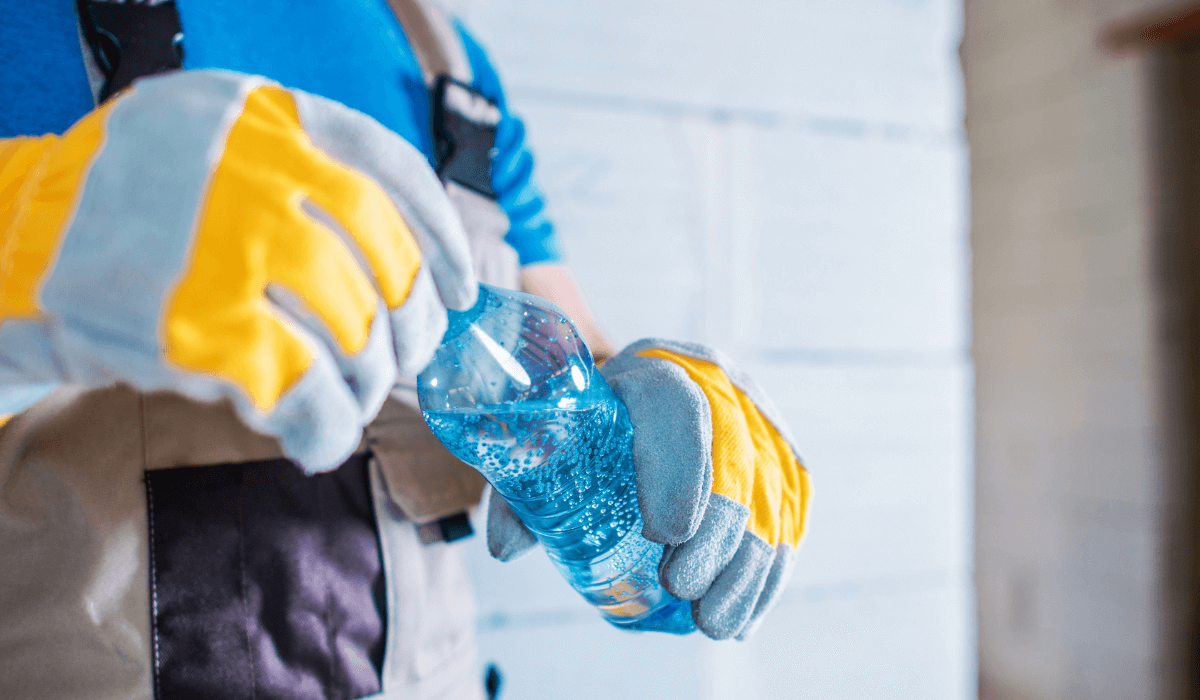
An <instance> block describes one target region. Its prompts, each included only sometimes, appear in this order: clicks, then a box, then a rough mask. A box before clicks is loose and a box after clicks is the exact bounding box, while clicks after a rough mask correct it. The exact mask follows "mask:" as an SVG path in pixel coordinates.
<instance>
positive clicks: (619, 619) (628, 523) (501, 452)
mask: <svg viewBox="0 0 1200 700" xmlns="http://www.w3.org/2000/svg"><path fill="white" fill-rule="evenodd" d="M417 390H418V394H419V397H420V401H421V409H422V410H423V412H424V415H425V422H426V423H428V424H429V427H430V429H431V430H432V431H433V434H434V435H435V436H437V438H438V440H440V441H441V442H442V444H443V445H445V446H446V448H447V449H449V450H450V451H451V452H453V453H454V454H455V455H456V456H457V457H458V458H459V459H461V460H463V461H464V462H466V463H468V464H470V465H471V466H473V467H475V468H476V469H478V470H479V471H480V472H482V473H483V475H484V476H485V477H487V479H488V481H490V482H491V484H492V487H493V488H494V490H495V493H497V494H499V495H500V496H502V497H503V498H504V499H505V500H506V501H508V503H509V505H510V506H512V509H513V511H514V512H515V513H516V514H517V516H518V517H519V518H521V521H522V522H524V523H525V525H526V527H528V528H529V529H530V530H531V531H532V532H533V533H534V535H536V536H537V538H538V540H539V541H541V543H542V545H543V547H544V548H545V550H546V553H547V554H548V555H549V556H550V559H551V561H553V562H554V564H555V566H557V567H558V570H559V571H560V572H561V573H562V575H563V576H564V577H565V578H566V579H567V581H568V582H569V583H570V584H571V585H572V586H574V587H575V589H576V590H577V591H579V592H580V593H581V594H582V595H583V597H584V598H585V599H586V600H587V601H588V602H589V603H591V604H592V605H594V606H596V607H597V608H598V609H599V610H600V613H601V615H603V616H604V617H605V619H607V620H608V621H609V622H611V623H612V624H614V625H616V626H617V627H620V628H623V629H629V630H642V631H648V630H653V631H660V632H671V633H674V634H687V633H689V632H692V631H694V630H695V629H696V628H695V624H694V623H693V621H692V615H691V604H690V603H688V602H687V601H681V600H679V599H678V598H675V597H674V596H672V595H671V594H670V593H668V592H667V591H666V590H665V589H663V587H662V584H660V583H659V580H658V564H659V560H661V559H662V553H663V546H662V545H661V544H657V543H654V542H651V541H649V540H647V539H646V538H644V537H642V516H641V511H640V510H639V509H638V503H637V483H636V480H635V478H634V469H633V454H632V451H631V443H632V439H633V428H632V427H631V426H630V423H629V414H628V413H627V412H626V410H625V405H624V404H623V403H621V400H620V399H618V398H617V396H616V394H614V393H613V392H612V390H611V389H610V388H609V387H608V384H606V383H605V381H604V379H603V378H602V377H601V376H600V373H599V371H598V370H597V369H596V367H595V365H594V364H593V362H592V354H591V351H589V350H588V347H587V345H586V344H585V343H584V342H583V340H582V338H580V336H579V333H578V331H577V330H576V329H575V327H574V326H573V325H572V324H571V322H570V321H569V320H568V319H567V317H566V314H564V313H563V312H562V311H561V310H559V309H558V307H556V306H554V305H553V304H551V303H550V302H548V301H546V300H545V299H542V298H540V297H535V296H532V295H529V294H522V293H520V292H512V291H508V290H503V289H497V288H495V287H489V286H487V285H481V286H480V291H479V302H478V303H476V304H475V306H474V307H473V308H471V309H470V310H468V311H464V312H454V311H452V312H450V327H449V329H448V330H447V331H446V336H445V339H444V340H443V341H442V345H441V347H440V348H439V349H438V351H437V354H436V355H435V356H434V359H433V362H432V363H431V364H430V365H429V368H428V369H426V370H425V372H424V373H422V374H421V376H420V377H419V378H418V380H417Z"/></svg>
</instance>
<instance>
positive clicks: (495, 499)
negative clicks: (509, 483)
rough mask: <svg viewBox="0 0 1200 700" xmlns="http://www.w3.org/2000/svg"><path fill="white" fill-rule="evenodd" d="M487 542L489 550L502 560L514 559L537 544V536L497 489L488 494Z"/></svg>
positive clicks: (493, 555)
mask: <svg viewBox="0 0 1200 700" xmlns="http://www.w3.org/2000/svg"><path fill="white" fill-rule="evenodd" d="M487 543H488V552H489V553H491V555H492V557H494V558H496V559H499V560H500V561H512V560H513V559H516V558H518V557H520V556H521V555H523V554H525V553H526V552H528V551H529V550H531V549H533V547H534V545H536V544H537V538H536V537H534V536H533V533H532V532H530V531H529V528H527V527H525V523H523V522H521V519H520V518H518V517H517V514H516V513H514V512H513V510H512V508H510V507H509V505H508V502H507V501H505V500H504V499H503V498H501V497H500V495H499V494H497V493H496V491H495V489H493V490H492V491H491V495H489V496H488V517H487Z"/></svg>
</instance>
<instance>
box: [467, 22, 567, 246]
mask: <svg viewBox="0 0 1200 700" xmlns="http://www.w3.org/2000/svg"><path fill="white" fill-rule="evenodd" d="M458 33H459V35H460V36H461V37H462V41H463V46H464V47H465V49H466V52H467V58H468V60H470V62H471V70H472V72H473V73H474V75H475V80H474V84H473V85H472V87H473V88H474V89H475V90H477V91H478V92H479V93H480V94H482V95H484V96H485V97H487V98H488V99H490V100H492V101H493V102H495V103H496V105H497V106H498V107H499V108H500V114H501V117H500V123H499V124H498V125H497V127H496V155H495V157H494V158H492V189H493V190H495V192H496V194H497V202H498V203H499V204H500V207H501V208H502V209H504V212H505V213H506V214H508V220H509V229H508V235H507V236H505V238H504V240H505V241H506V242H507V243H508V244H509V245H511V246H512V247H513V248H514V249H516V251H517V255H518V256H519V257H520V260H521V264H522V265H529V264H531V263H540V262H555V261H558V260H561V259H562V251H561V249H560V248H559V245H558V236H557V234H556V233H555V231H554V224H552V223H551V222H550V220H549V219H548V218H546V202H545V199H544V198H543V196H542V191H541V189H540V188H539V187H538V185H537V182H536V181H535V179H534V175H533V154H532V153H530V152H529V149H528V148H527V146H526V143H525V124H524V123H522V122H521V120H520V119H519V118H517V117H516V116H514V115H512V114H511V113H510V112H509V111H508V104H507V102H506V100H505V98H504V89H503V87H502V86H501V85H500V77H499V76H498V75H497V74H496V69H495V68H494V67H493V66H492V63H491V61H490V60H489V59H488V57H487V53H486V52H485V51H484V50H483V47H481V46H480V45H479V43H478V42H476V41H475V39H474V37H472V36H471V34H470V33H469V32H467V30H466V28H465V27H463V26H462V24H461V23H459V24H458Z"/></svg>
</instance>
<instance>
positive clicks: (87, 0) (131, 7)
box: [75, 0, 183, 102]
mask: <svg viewBox="0 0 1200 700" xmlns="http://www.w3.org/2000/svg"><path fill="white" fill-rule="evenodd" d="M75 6H76V10H77V11H78V12H79V24H80V26H81V27H82V28H83V34H84V38H85V39H87V42H88V45H89V46H91V49H92V56H93V57H94V58H95V59H96V66H97V67H98V68H99V69H100V72H102V73H103V74H104V77H105V81H104V85H103V87H101V89H100V100H99V101H100V102H104V101H105V100H107V99H108V98H109V97H111V96H112V95H113V94H114V93H116V92H118V91H120V90H122V89H124V88H126V87H128V86H129V85H130V83H132V82H133V81H134V80H137V79H138V78H141V77H143V76H147V75H154V74H155V73H165V72H166V71H171V70H176V69H178V68H182V67H183V25H181V24H180V23H179V12H178V10H176V8H175V0H165V1H164V2H160V3H157V4H151V3H150V2H148V1H147V0H142V1H141V2H134V1H133V0H129V1H128V2H121V3H116V2H98V1H97V0H75Z"/></svg>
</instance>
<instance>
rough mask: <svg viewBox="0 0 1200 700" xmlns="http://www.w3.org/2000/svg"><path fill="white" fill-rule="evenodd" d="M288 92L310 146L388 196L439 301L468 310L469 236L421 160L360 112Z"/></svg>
mask: <svg viewBox="0 0 1200 700" xmlns="http://www.w3.org/2000/svg"><path fill="white" fill-rule="evenodd" d="M292 94H293V97H294V98H295V100H296V109H297V112H298V113H299V115H300V122H301V124H302V125H303V126H304V130H305V132H306V133H308V135H309V137H310V138H311V139H312V141H313V143H314V144H315V145H316V146H317V147H318V148H321V149H322V150H323V151H325V152H326V153H327V154H329V155H330V156H331V157H333V158H334V159H336V160H338V161H340V162H342V163H344V164H345V165H348V166H350V167H352V168H354V169H356V170H359V171H361V172H363V173H365V174H367V175H368V176H370V177H371V178H373V179H374V180H375V181H376V182H377V183H378V184H379V185H380V186H381V187H382V188H383V190H384V191H385V192H387V194H388V196H389V197H390V198H391V200H392V204H393V205H394V206H395V207H396V209H397V210H398V211H399V212H400V215H401V216H402V217H403V219H404V221H405V223H406V224H407V225H408V227H409V229H410V230H411V231H412V233H413V235H414V236H415V237H416V239H417V243H418V245H420V248H421V253H422V255H423V257H424V260H425V263H426V264H427V265H428V267H429V271H430V273H431V274H432V275H433V280H434V282H435V283H436V284H437V288H438V292H439V293H440V295H441V299H442V302H443V303H444V304H445V305H446V306H447V307H449V308H452V309H457V310H465V309H469V308H471V306H473V305H474V304H475V299H476V295H477V293H478V282H477V281H476V279H475V271H474V267H473V265H472V262H471V251H470V248H469V245H468V243H467V236H466V233H465V232H464V231H463V228H462V222H461V220H460V218H459V216H458V213H457V211H455V209H454V205H453V204H452V203H451V202H450V199H449V197H447V196H446V191H445V189H444V188H443V187H442V183H441V182H440V181H439V180H438V179H437V175H435V174H434V172H433V170H432V169H431V168H430V167H429V162H428V161H427V160H426V159H425V156H423V155H422V154H421V153H420V152H419V151H418V150H417V149H415V148H413V147H412V145H410V144H409V143H408V142H406V141H405V140H404V139H402V138H401V137H400V136H398V135H397V134H395V133H393V132H392V131H390V130H388V129H387V128H386V127H384V126H383V125H382V124H380V123H379V122H377V121H375V120H374V119H372V118H371V117H368V116H367V115H365V114H363V113H362V112H358V111H356V110H353V109H350V108H349V107H346V106H345V105H341V104H339V103H337V102H334V101H332V100H328V99H326V98H323V97H318V96H316V95H312V94H309V93H305V92H301V91H298V90H294V91H292Z"/></svg>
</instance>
